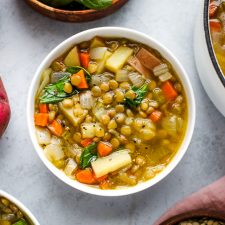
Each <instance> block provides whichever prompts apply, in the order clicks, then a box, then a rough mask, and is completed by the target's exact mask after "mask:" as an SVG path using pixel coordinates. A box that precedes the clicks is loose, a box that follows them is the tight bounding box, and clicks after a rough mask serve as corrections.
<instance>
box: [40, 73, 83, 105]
mask: <svg viewBox="0 0 225 225" xmlns="http://www.w3.org/2000/svg"><path fill="white" fill-rule="evenodd" d="M69 82H70V74H68V75H65V76H64V77H62V78H61V79H59V81H58V82H57V83H54V84H49V85H47V86H46V87H45V88H44V94H43V95H42V96H41V97H40V103H47V104H49V103H57V102H61V101H62V100H63V99H65V98H69V97H71V96H72V95H75V94H77V93H79V91H78V90H77V89H76V88H73V91H72V93H70V94H68V93H66V92H65V91H64V85H65V83H69Z"/></svg>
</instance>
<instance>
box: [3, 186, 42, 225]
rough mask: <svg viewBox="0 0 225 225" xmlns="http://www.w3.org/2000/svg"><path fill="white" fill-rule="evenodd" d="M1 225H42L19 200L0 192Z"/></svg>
mask: <svg viewBox="0 0 225 225" xmlns="http://www.w3.org/2000/svg"><path fill="white" fill-rule="evenodd" d="M0 224H1V225H40V224H39V223H38V221H37V219H36V218H35V217H34V216H33V215H32V213H31V212H30V211H29V210H28V209H27V208H26V207H25V206H24V205H23V204H22V203H21V202H19V201H18V200H17V199H15V198H14V197H13V196H11V195H10V194H8V193H6V192H4V191H1V190H0Z"/></svg>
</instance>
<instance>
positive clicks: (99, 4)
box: [77, 0, 112, 10]
mask: <svg viewBox="0 0 225 225" xmlns="http://www.w3.org/2000/svg"><path fill="white" fill-rule="evenodd" d="M77 1H78V2H80V3H81V4H83V5H84V6H86V7H87V8H90V9H96V10H100V9H105V8H107V7H109V6H111V5H112V0H77Z"/></svg>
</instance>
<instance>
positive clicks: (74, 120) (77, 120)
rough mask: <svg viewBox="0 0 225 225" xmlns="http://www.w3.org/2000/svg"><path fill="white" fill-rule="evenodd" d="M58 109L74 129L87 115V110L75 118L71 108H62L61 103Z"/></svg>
mask: <svg viewBox="0 0 225 225" xmlns="http://www.w3.org/2000/svg"><path fill="white" fill-rule="evenodd" d="M59 108H60V110H61V112H62V113H63V115H64V116H65V117H66V118H67V119H68V120H69V121H70V122H71V123H72V124H73V126H74V127H76V126H78V125H79V124H81V123H82V122H83V121H84V119H85V117H86V116H87V114H88V110H83V113H82V115H79V116H75V115H74V110H73V108H66V107H64V106H63V104H62V102H60V103H59Z"/></svg>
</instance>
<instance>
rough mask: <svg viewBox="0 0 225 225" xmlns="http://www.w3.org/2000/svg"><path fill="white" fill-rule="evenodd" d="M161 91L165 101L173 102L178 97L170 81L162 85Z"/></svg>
mask: <svg viewBox="0 0 225 225" xmlns="http://www.w3.org/2000/svg"><path fill="white" fill-rule="evenodd" d="M162 91H163V93H164V95H165V97H166V99H167V100H174V99H175V98H176V97H177V95H178V94H177V92H176V90H175V89H174V87H173V85H172V83H171V82H170V81H166V82H165V83H163V85H162Z"/></svg>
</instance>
